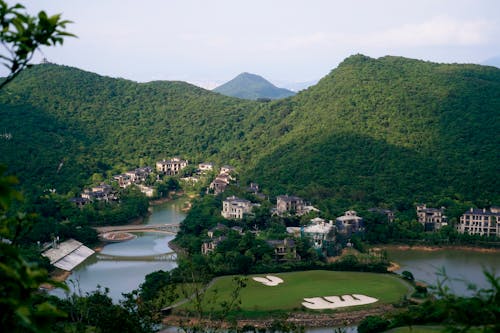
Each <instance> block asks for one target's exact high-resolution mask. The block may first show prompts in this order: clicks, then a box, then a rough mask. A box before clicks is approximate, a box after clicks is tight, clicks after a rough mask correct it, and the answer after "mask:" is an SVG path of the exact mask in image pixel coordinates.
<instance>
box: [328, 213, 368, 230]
mask: <svg viewBox="0 0 500 333" xmlns="http://www.w3.org/2000/svg"><path fill="white" fill-rule="evenodd" d="M335 226H336V227H337V230H338V231H339V232H340V233H343V234H346V235H351V234H353V233H356V232H359V231H363V218H362V217H361V216H358V213H357V212H356V211H355V210H348V211H347V212H345V213H344V215H342V216H339V217H337V218H336V219H335Z"/></svg>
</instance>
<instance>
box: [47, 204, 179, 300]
mask: <svg viewBox="0 0 500 333" xmlns="http://www.w3.org/2000/svg"><path fill="white" fill-rule="evenodd" d="M185 201H186V199H185V198H180V199H178V200H173V201H169V202H166V203H163V204H161V205H157V206H152V207H151V214H150V215H149V216H148V217H147V218H146V219H145V221H144V224H146V225H151V224H166V223H180V222H181V221H182V220H184V218H185V217H186V214H185V213H184V212H183V211H182V207H184V202H185ZM134 234H135V235H137V237H136V238H134V239H132V240H129V241H125V242H120V243H110V244H107V245H105V246H104V247H103V249H102V251H101V252H100V254H106V255H113V256H120V258H119V259H118V260H115V259H113V260H109V259H106V260H103V259H99V257H98V255H99V253H95V254H93V255H92V256H91V257H89V258H88V259H87V260H85V261H84V262H83V263H82V264H80V265H79V266H77V267H76V268H75V269H74V270H73V272H72V273H71V275H70V276H69V278H68V279H67V282H68V286H69V287H70V290H71V291H72V292H73V291H76V292H81V293H82V294H85V293H86V292H91V291H93V290H96V288H97V286H98V285H99V286H101V287H103V288H109V296H110V297H111V298H112V299H113V301H114V302H118V301H119V300H120V299H121V298H122V293H128V292H131V291H132V290H134V289H137V288H138V287H139V285H140V284H141V283H142V282H144V277H145V276H146V275H147V274H149V273H152V272H154V271H158V270H164V271H168V270H171V269H173V268H175V267H176V263H175V262H172V261H154V260H144V261H137V260H127V259H126V257H127V256H129V257H130V256H148V255H155V254H162V253H167V252H171V251H172V250H171V249H170V248H169V247H168V242H169V241H170V240H172V239H173V238H174V236H171V235H166V234H162V233H155V232H141V233H134ZM52 293H53V294H55V295H59V296H62V295H63V294H64V293H63V291H62V290H54V291H52Z"/></svg>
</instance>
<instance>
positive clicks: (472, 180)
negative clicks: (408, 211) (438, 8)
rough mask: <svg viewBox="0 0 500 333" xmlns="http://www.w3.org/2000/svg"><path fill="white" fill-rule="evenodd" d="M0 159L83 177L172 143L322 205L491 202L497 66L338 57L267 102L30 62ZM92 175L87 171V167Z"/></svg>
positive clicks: (56, 176) (56, 183) (497, 140)
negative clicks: (311, 82) (315, 79)
mask: <svg viewBox="0 0 500 333" xmlns="http://www.w3.org/2000/svg"><path fill="white" fill-rule="evenodd" d="M0 115H1V120H0V131H1V132H2V133H3V134H5V133H7V134H11V135H12V137H11V138H10V139H8V138H7V136H2V138H0V140H1V146H0V154H1V156H2V157H1V159H0V162H2V163H6V164H8V165H9V170H10V172H12V173H15V174H17V175H18V176H19V177H20V178H21V180H22V181H23V185H24V186H25V188H29V187H32V185H36V186H37V187H38V188H39V189H43V188H52V187H55V188H57V190H58V191H68V190H70V189H72V188H79V187H81V186H82V185H83V184H85V183H86V182H89V180H90V177H91V176H92V175H93V174H95V173H98V174H99V173H100V174H102V175H103V176H105V175H106V174H108V175H109V174H112V173H114V172H117V171H122V170H123V169H125V168H129V167H133V166H139V165H144V164H151V163H152V162H153V161H154V160H156V159H160V158H168V157H171V156H173V155H181V156H183V157H185V158H187V159H189V160H191V161H195V162H201V161H205V160H211V161H214V162H222V163H230V164H233V165H235V166H236V167H238V170H239V171H240V172H239V173H240V177H241V179H242V182H245V181H249V180H254V181H257V182H259V183H260V184H261V185H262V186H263V188H264V189H265V190H266V191H268V192H269V193H270V194H278V193H285V192H286V193H289V194H298V195H302V196H304V197H306V198H308V199H311V200H312V201H313V203H315V204H319V205H320V207H321V208H323V209H324V210H327V211H332V212H333V211H337V210H341V209H344V208H346V207H352V206H356V205H360V206H372V205H382V206H387V207H390V208H399V209H404V208H409V207H410V206H412V205H413V203H414V202H415V201H422V202H428V201H430V200H434V201H436V202H437V201H439V200H444V199H446V198H449V199H450V200H459V201H473V202H475V203H477V204H479V205H487V204H490V203H493V204H500V202H499V200H500V194H499V190H498V189H499V188H500V187H499V182H498V163H499V154H498V152H497V151H498V147H499V146H500V136H499V135H498V128H500V70H498V69H495V68H493V67H482V66H477V65H445V64H435V63H429V62H423V61H417V60H411V59H405V58H399V57H384V58H380V59H371V58H368V57H365V56H362V55H356V56H352V57H349V58H347V59H346V60H345V61H344V62H343V63H342V64H340V65H339V67H338V68H336V69H334V70H333V71H332V72H331V73H330V74H329V75H327V76H326V77H324V78H323V79H322V80H321V81H320V82H319V83H318V84H317V85H315V86H313V87H310V88H309V89H307V90H304V91H302V92H300V93H299V94H297V95H296V96H294V97H291V98H287V99H284V100H278V101H272V102H268V103H264V102H252V101H245V100H240V99H235V98H230V97H224V96H221V95H219V94H215V93H212V92H209V91H206V90H203V89H200V88H196V87H194V86H191V85H189V84H187V83H182V82H151V83H145V84H144V83H141V84H139V83H135V82H131V81H126V80H122V79H112V78H107V77H102V76H99V75H96V74H92V73H88V72H84V71H81V70H78V69H74V68H69V67H63V66H56V65H38V66H34V67H33V68H32V69H30V70H29V71H26V72H25V73H23V74H22V75H21V76H20V77H19V78H18V79H17V80H16V81H15V82H14V83H12V85H10V86H8V87H7V88H6V89H4V91H2V92H1V93H0ZM94 176H95V175H94Z"/></svg>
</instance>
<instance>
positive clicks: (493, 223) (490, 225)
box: [457, 206, 500, 237]
mask: <svg viewBox="0 0 500 333" xmlns="http://www.w3.org/2000/svg"><path fill="white" fill-rule="evenodd" d="M457 231H458V232H460V233H465V234H469V235H481V236H482V235H485V236H497V237H500V207H495V206H492V207H491V208H490V209H489V210H488V209H486V208H483V209H477V208H471V209H469V210H468V211H466V212H465V213H463V214H462V216H460V222H459V223H458V224H457Z"/></svg>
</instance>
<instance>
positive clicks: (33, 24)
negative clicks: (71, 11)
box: [0, 0, 73, 332]
mask: <svg viewBox="0 0 500 333" xmlns="http://www.w3.org/2000/svg"><path fill="white" fill-rule="evenodd" d="M22 9H24V7H23V6H22V5H20V4H16V5H14V6H12V7H9V5H7V3H6V2H4V1H3V0H0V43H1V45H2V46H3V47H4V49H5V51H6V54H5V55H4V54H0V61H1V62H2V64H3V65H4V66H6V67H7V68H8V69H9V74H8V76H7V77H6V78H4V79H3V80H2V81H0V89H2V88H3V87H4V86H5V85H6V84H7V83H9V82H10V81H12V80H13V79H14V78H15V77H16V76H17V75H18V74H19V73H20V72H21V71H22V70H23V69H24V68H26V67H27V66H28V63H29V61H30V60H31V58H32V56H33V53H34V52H35V50H36V49H37V48H38V47H39V46H41V45H47V46H51V45H56V44H62V42H63V37H65V36H73V35H72V34H70V33H67V32H65V31H63V30H62V29H64V28H65V26H66V24H67V23H70V22H69V21H64V20H61V17H60V15H54V16H50V17H49V16H47V14H46V13H45V12H43V11H42V12H40V13H38V16H36V17H32V16H29V15H27V14H24V13H22V12H21V10H22ZM4 171H5V169H4V167H1V166H0V281H2V283H1V285H0V295H2V296H1V297H0V326H1V327H2V329H3V330H5V331H8V332H43V331H47V332H49V331H50V324H51V321H52V320H51V319H55V318H58V317H61V316H64V315H65V314H64V313H63V312H62V311H60V310H58V309H57V308H56V307H55V306H54V305H53V304H52V303H50V302H49V301H47V300H46V299H45V298H43V297H40V295H38V294H37V291H38V288H39V287H40V285H41V284H42V283H48V284H52V285H56V286H59V287H66V286H65V285H63V284H57V283H54V282H53V281H51V280H50V279H49V278H48V276H47V271H46V270H44V269H40V268H38V267H37V266H36V265H32V264H29V263H27V262H26V261H25V260H24V258H23V257H22V256H21V255H20V252H19V249H18V248H17V247H16V246H15V245H14V244H13V243H12V238H13V235H16V234H17V229H19V227H18V226H19V223H21V222H22V221H23V219H24V214H22V213H20V212H14V213H11V214H8V213H9V208H10V206H11V203H12V202H13V200H15V199H17V200H21V199H22V196H21V194H20V193H18V192H16V191H14V190H13V189H12V186H13V185H15V184H16V183H17V179H16V178H15V177H12V176H4V175H3V173H4ZM13 231H14V233H13Z"/></svg>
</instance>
